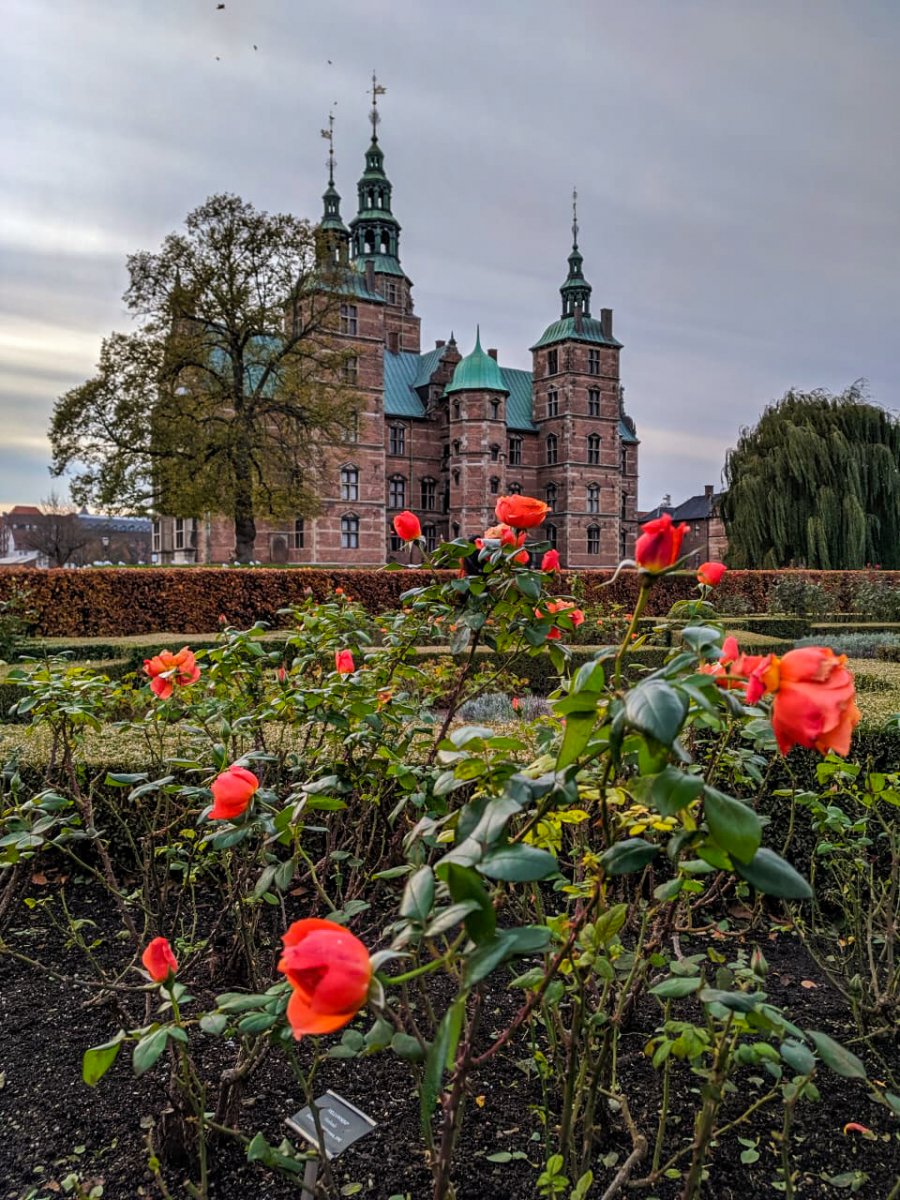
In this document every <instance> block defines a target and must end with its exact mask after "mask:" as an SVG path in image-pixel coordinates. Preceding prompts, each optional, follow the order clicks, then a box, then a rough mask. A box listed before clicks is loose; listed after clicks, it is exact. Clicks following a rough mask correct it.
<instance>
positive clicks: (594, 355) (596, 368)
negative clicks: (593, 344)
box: [588, 350, 600, 375]
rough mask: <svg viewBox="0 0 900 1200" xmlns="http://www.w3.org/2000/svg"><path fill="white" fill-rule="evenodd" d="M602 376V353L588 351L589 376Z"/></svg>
mask: <svg viewBox="0 0 900 1200" xmlns="http://www.w3.org/2000/svg"><path fill="white" fill-rule="evenodd" d="M599 374H600V351H599V350H588V375H599Z"/></svg>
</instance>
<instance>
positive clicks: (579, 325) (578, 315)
mask: <svg viewBox="0 0 900 1200" xmlns="http://www.w3.org/2000/svg"><path fill="white" fill-rule="evenodd" d="M583 329H584V313H583V311H582V308H581V305H580V304H576V305H575V332H576V333H581V331H582V330H583Z"/></svg>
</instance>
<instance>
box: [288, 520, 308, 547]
mask: <svg viewBox="0 0 900 1200" xmlns="http://www.w3.org/2000/svg"><path fill="white" fill-rule="evenodd" d="M305 535H306V526H305V525H304V524H303V518H302V517H298V518H297V520H296V521H295V522H294V532H293V534H292V535H291V545H292V546H293V547H294V549H295V550H302V549H303V542H304V538H305Z"/></svg>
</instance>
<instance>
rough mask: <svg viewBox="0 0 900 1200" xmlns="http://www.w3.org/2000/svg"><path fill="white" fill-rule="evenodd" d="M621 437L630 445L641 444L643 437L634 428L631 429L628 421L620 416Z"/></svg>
mask: <svg viewBox="0 0 900 1200" xmlns="http://www.w3.org/2000/svg"><path fill="white" fill-rule="evenodd" d="M629 420H630V418H629ZM619 438H620V440H621V441H623V442H625V443H626V444H627V445H629V446H639V445H640V444H641V439H640V438H639V437H638V436H637V434H636V433H635V432H634V430H633V429H629V427H628V424H627V422H626V421H625V420H624V419H623V418H622V417H620V418H619Z"/></svg>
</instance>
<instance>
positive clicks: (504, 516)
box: [494, 496, 550, 529]
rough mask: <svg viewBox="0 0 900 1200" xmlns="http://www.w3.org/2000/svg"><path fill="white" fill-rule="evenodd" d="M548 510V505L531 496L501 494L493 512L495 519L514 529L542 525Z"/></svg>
mask: <svg viewBox="0 0 900 1200" xmlns="http://www.w3.org/2000/svg"><path fill="white" fill-rule="evenodd" d="M549 511H550V505H549V504H545V503H544V502H543V500H535V499H534V497H533V496H501V497H500V499H499V500H498V501H497V507H496V508H495V509H494V512H495V513H496V514H497V520H498V521H502V522H503V523H504V524H505V525H512V526H513V528H514V529H533V528H534V527H535V526H536V525H542V524H543V522H544V518H545V517H546V516H547V513H549Z"/></svg>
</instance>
